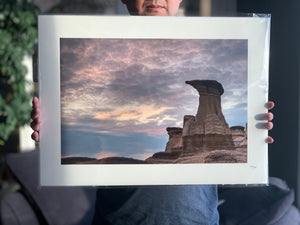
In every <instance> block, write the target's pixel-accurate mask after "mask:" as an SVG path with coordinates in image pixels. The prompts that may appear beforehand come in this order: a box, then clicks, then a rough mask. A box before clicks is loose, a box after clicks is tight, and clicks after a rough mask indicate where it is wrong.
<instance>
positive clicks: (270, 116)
mask: <svg viewBox="0 0 300 225" xmlns="http://www.w3.org/2000/svg"><path fill="white" fill-rule="evenodd" d="M274 106H275V103H274V102H272V101H269V102H268V103H267V108H268V110H271V109H273V108H274ZM266 117H267V120H268V122H267V123H266V128H267V129H268V130H272V128H273V123H272V120H273V118H274V115H273V113H271V112H269V113H267V114H266ZM266 142H267V143H268V144H272V143H273V142H274V139H273V138H272V137H271V136H268V137H267V139H266Z"/></svg>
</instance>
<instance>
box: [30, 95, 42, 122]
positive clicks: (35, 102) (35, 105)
mask: <svg viewBox="0 0 300 225" xmlns="http://www.w3.org/2000/svg"><path fill="white" fill-rule="evenodd" d="M39 116H40V105H39V99H38V98H37V97H33V99H32V111H31V119H33V120H34V119H36V118H37V117H39Z"/></svg>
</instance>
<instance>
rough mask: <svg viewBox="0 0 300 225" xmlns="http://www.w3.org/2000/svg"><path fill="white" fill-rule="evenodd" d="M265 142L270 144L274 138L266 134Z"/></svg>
mask: <svg viewBox="0 0 300 225" xmlns="http://www.w3.org/2000/svg"><path fill="white" fill-rule="evenodd" d="M266 142H267V143H268V144H272V143H273V142H274V139H273V138H272V137H271V136H268V137H267V139H266Z"/></svg>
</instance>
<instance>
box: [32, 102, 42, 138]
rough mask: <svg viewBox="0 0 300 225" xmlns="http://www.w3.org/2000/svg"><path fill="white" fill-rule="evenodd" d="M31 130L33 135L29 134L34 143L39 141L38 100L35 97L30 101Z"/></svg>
mask: <svg viewBox="0 0 300 225" xmlns="http://www.w3.org/2000/svg"><path fill="white" fill-rule="evenodd" d="M31 119H32V122H31V128H32V129H33V133H32V134H31V138H32V139H33V140H34V141H39V140H40V124H41V121H40V104H39V99H38V98H37V97H33V99H32V111H31Z"/></svg>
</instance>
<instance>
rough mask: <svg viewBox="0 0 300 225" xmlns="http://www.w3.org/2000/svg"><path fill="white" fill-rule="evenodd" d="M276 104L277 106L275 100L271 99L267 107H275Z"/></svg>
mask: <svg viewBox="0 0 300 225" xmlns="http://www.w3.org/2000/svg"><path fill="white" fill-rule="evenodd" d="M274 106H275V103H274V102H273V101H269V102H268V103H267V108H268V110H271V109H273V108H274Z"/></svg>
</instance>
